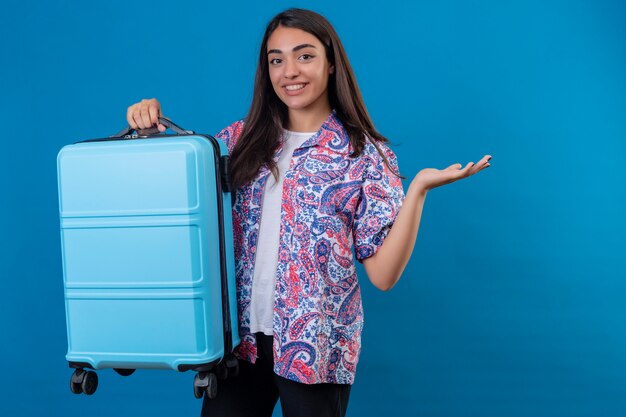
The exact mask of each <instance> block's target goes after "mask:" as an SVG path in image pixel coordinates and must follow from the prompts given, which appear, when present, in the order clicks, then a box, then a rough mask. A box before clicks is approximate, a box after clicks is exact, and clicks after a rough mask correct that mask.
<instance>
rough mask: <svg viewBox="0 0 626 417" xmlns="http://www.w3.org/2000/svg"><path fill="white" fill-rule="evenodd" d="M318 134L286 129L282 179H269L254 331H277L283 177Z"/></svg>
mask: <svg viewBox="0 0 626 417" xmlns="http://www.w3.org/2000/svg"><path fill="white" fill-rule="evenodd" d="M314 134H315V132H291V131H285V136H284V143H283V150H282V152H281V154H280V156H279V157H278V159H277V160H276V164H277V165H278V181H276V180H275V179H274V175H272V174H270V175H269V177H268V178H267V182H266V183H265V191H264V194H263V205H262V206H261V222H260V223H261V224H260V226H259V237H258V241H257V247H256V257H255V260H254V275H253V277H252V300H251V302H250V331H251V332H252V333H256V332H262V333H263V334H266V335H268V336H271V335H273V334H274V330H273V325H272V320H273V318H274V290H275V287H276V266H277V265H278V238H279V236H280V216H281V200H282V194H283V178H284V177H285V172H286V171H287V170H288V169H289V164H290V163H291V157H292V156H293V151H294V150H295V149H297V148H298V147H299V146H300V145H302V144H303V143H304V142H305V141H306V140H307V139H308V138H310V137H311V136H313V135H314Z"/></svg>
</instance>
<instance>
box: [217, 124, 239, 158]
mask: <svg viewBox="0 0 626 417" xmlns="http://www.w3.org/2000/svg"><path fill="white" fill-rule="evenodd" d="M242 130H243V120H239V121H236V122H235V123H233V124H231V125H230V126H226V127H225V128H224V129H222V130H220V131H219V133H218V134H217V135H215V138H216V139H220V140H222V141H223V142H224V143H225V144H226V148H228V154H229V155H230V154H231V153H232V152H233V149H234V148H235V144H236V143H237V140H238V139H239V136H240V135H241V131H242Z"/></svg>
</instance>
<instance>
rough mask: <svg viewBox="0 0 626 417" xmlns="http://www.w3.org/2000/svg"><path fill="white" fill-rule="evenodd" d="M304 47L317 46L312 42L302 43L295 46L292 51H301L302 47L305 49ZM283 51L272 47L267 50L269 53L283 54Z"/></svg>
mask: <svg viewBox="0 0 626 417" xmlns="http://www.w3.org/2000/svg"><path fill="white" fill-rule="evenodd" d="M304 48H315V45H311V44H310V43H303V44H301V45H298V46H294V47H293V49H292V51H293V52H296V51H299V50H300V49H304ZM282 53H283V51H281V50H280V49H270V50H269V51H267V54H268V55H269V54H282Z"/></svg>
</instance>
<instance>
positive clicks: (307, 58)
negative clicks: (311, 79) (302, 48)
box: [298, 54, 313, 61]
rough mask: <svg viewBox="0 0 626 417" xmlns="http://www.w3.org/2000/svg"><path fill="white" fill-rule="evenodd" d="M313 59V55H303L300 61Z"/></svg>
mask: <svg viewBox="0 0 626 417" xmlns="http://www.w3.org/2000/svg"><path fill="white" fill-rule="evenodd" d="M311 58H313V55H311V54H302V55H300V57H299V58H298V59H300V60H301V61H308V60H309V59H311Z"/></svg>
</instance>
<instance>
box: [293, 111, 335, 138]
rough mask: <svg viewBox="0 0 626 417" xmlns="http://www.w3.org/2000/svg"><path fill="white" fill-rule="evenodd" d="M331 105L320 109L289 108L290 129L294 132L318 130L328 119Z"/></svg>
mask: <svg viewBox="0 0 626 417" xmlns="http://www.w3.org/2000/svg"><path fill="white" fill-rule="evenodd" d="M329 114H330V105H326V106H320V108H318V109H315V110H313V109H308V108H307V109H299V110H294V109H289V125H288V126H287V129H288V130H291V131H292V132H317V131H318V130H319V129H320V127H321V126H322V124H324V122H325V121H326V119H328V115H329Z"/></svg>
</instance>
